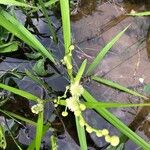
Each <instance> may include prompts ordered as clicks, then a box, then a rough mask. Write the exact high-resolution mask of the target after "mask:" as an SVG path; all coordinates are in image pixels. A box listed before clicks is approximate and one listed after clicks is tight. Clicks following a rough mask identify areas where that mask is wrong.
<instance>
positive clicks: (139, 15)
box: [127, 11, 150, 17]
mask: <svg viewBox="0 0 150 150" xmlns="http://www.w3.org/2000/svg"><path fill="white" fill-rule="evenodd" d="M127 15H130V16H138V17H142V16H148V15H150V11H145V12H131V13H130V14H127Z"/></svg>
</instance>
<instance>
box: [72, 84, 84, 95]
mask: <svg viewBox="0 0 150 150" xmlns="http://www.w3.org/2000/svg"><path fill="white" fill-rule="evenodd" d="M70 92H71V94H72V96H78V97H79V96H81V94H83V92H84V89H83V87H82V85H80V84H78V83H73V84H71V86H70Z"/></svg>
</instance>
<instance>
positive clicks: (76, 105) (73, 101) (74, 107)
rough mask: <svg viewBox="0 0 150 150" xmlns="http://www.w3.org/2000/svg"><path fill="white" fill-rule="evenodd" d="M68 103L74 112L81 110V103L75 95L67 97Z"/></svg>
mask: <svg viewBox="0 0 150 150" xmlns="http://www.w3.org/2000/svg"><path fill="white" fill-rule="evenodd" d="M66 104H67V107H68V109H70V110H71V111H72V112H75V111H78V110H79V103H78V101H77V100H76V98H75V97H70V98H68V99H66Z"/></svg>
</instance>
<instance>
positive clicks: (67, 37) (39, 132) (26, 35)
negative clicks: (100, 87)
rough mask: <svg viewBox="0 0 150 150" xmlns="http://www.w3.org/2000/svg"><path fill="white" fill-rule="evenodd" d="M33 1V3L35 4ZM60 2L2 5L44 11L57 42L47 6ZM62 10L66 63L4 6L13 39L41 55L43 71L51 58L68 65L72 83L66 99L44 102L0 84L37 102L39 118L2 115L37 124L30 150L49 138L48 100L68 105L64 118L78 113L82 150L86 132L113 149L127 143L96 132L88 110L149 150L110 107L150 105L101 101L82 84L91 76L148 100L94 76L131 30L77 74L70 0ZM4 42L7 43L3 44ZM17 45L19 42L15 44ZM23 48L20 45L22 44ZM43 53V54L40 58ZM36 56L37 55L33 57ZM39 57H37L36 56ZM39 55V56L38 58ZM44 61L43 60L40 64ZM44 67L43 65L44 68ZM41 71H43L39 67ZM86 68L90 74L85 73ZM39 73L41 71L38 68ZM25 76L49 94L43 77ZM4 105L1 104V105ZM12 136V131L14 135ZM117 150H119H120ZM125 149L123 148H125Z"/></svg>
mask: <svg viewBox="0 0 150 150" xmlns="http://www.w3.org/2000/svg"><path fill="white" fill-rule="evenodd" d="M32 2H33V1H31V4H32ZM55 2H56V0H51V1H50V3H49V5H47V3H48V2H47V3H44V2H43V1H42V0H39V6H32V5H27V4H25V3H23V2H18V1H15V0H7V1H6V0H4V1H1V3H0V4H3V5H13V6H19V7H25V8H26V9H32V10H31V12H35V11H38V10H39V9H41V10H42V12H43V14H44V16H45V18H46V19H47V21H48V25H49V28H50V31H51V34H52V36H53V39H54V41H55V42H56V43H57V38H56V35H55V32H54V29H53V27H52V25H51V21H50V20H49V17H48V15H47V12H46V9H45V7H48V6H50V5H52V4H54V3H55ZM59 2H60V9H61V19H62V29H63V37H64V49H65V54H64V57H63V60H56V59H55V57H54V55H53V54H52V53H51V52H50V51H48V50H47V49H46V48H45V47H44V46H43V45H42V44H41V43H40V42H39V41H38V40H37V38H35V36H34V35H33V34H31V33H30V32H29V31H28V30H27V29H26V28H25V27H24V26H23V25H22V24H21V23H20V22H19V21H18V20H17V19H16V18H15V17H14V16H13V15H12V14H10V12H7V11H5V10H4V8H3V6H2V7H0V20H1V21H0V25H1V26H2V27H3V28H5V29H6V30H8V31H9V32H10V33H12V35H13V36H16V37H18V38H19V39H20V40H22V41H23V42H24V43H26V44H28V46H30V47H32V48H33V49H34V50H36V51H37V52H38V56H40V57H41V56H42V58H43V59H42V63H40V65H38V66H39V67H41V66H42V69H41V70H43V66H44V64H43V60H44V59H46V58H48V59H49V61H50V62H51V63H53V64H54V65H56V66H57V64H58V63H60V64H62V65H64V67H65V68H66V69H67V74H68V80H69V84H68V85H67V86H66V91H64V94H63V95H62V96H57V95H55V98H50V99H42V98H39V97H37V96H35V95H33V94H31V93H29V92H26V91H23V90H21V89H17V88H14V87H11V86H9V85H6V84H4V83H0V88H1V89H4V90H7V91H9V92H12V93H14V94H17V95H19V96H21V97H24V98H26V99H28V100H29V101H33V102H34V103H36V104H34V105H33V106H32V107H31V111H32V113H33V114H35V115H37V116H38V118H37V122H34V121H32V120H30V119H28V118H25V117H23V116H20V115H17V114H15V113H12V112H9V111H7V110H5V109H3V108H1V109H0V112H1V113H3V114H5V115H6V116H8V117H10V118H13V119H14V120H15V121H16V122H17V120H20V121H24V122H26V123H27V124H30V125H33V126H35V127H36V135H35V139H34V140H33V141H32V142H31V144H30V145H29V146H28V150H31V149H36V150H39V149H40V146H41V140H42V137H43V136H44V135H45V133H46V132H47V130H48V129H49V128H51V124H49V123H46V124H44V108H45V107H44V106H45V105H46V103H47V102H48V101H51V102H53V105H54V106H55V107H58V106H59V105H61V106H65V110H64V111H62V116H63V117H67V116H68V115H69V113H70V112H73V113H74V117H75V120H76V127H77V133H78V138H79V143H80V148H81V150H87V147H88V146H87V145H88V143H87V142H86V134H85V130H86V131H87V132H88V133H92V132H93V133H95V134H96V135H97V136H98V137H102V136H104V137H105V141H106V142H108V143H110V144H111V145H112V146H115V147H117V146H118V147H120V146H121V147H122V143H124V142H125V141H124V140H122V141H120V140H119V135H118V136H117V135H113V136H110V135H109V133H111V131H108V129H96V128H94V127H92V126H91V125H89V124H88V123H87V121H86V119H85V118H84V116H83V113H84V111H85V110H86V109H93V110H95V111H96V112H97V113H98V114H99V115H101V116H102V117H103V118H105V119H106V120H107V121H108V122H110V123H111V124H112V125H113V126H115V127H116V128H117V129H118V130H119V131H120V132H121V133H122V134H123V135H124V136H126V137H128V138H129V139H131V140H132V141H133V142H135V143H136V144H137V145H139V146H140V147H142V148H143V149H145V150H148V149H150V144H149V143H147V142H146V141H144V140H143V139H142V138H141V137H140V136H138V135H137V134H136V133H135V132H133V131H132V130H131V129H130V128H129V127H128V126H127V125H125V124H124V123H123V122H121V121H120V120H119V119H118V118H117V117H116V116H115V115H113V114H112V113H111V112H109V110H107V108H112V107H135V106H150V104H149V103H144V104H121V103H111V102H110V103H104V102H101V101H97V100H96V99H95V98H94V97H93V96H92V95H91V94H90V93H89V92H88V91H87V90H86V89H85V88H84V85H83V84H82V82H81V80H82V78H83V77H86V76H88V77H90V78H91V80H94V81H96V82H99V83H101V84H105V85H108V86H110V87H112V88H115V89H118V90H120V91H122V92H126V93H128V94H131V95H134V96H138V97H141V98H143V99H147V97H146V96H144V95H142V94H140V93H138V92H136V91H133V90H131V89H128V88H126V87H124V86H121V85H120V84H118V83H115V82H113V81H110V80H106V79H104V78H102V77H98V76H94V75H93V71H94V69H95V68H96V67H97V65H98V64H99V63H100V62H101V61H102V60H103V58H104V57H105V55H106V54H107V52H108V51H109V50H110V48H111V47H112V46H113V45H114V44H115V43H116V42H117V41H118V40H119V39H120V37H121V36H123V34H124V32H125V31H126V30H127V29H128V28H129V26H128V27H126V28H125V29H124V30H122V31H121V32H119V33H118V34H117V35H116V36H115V37H114V38H112V40H111V41H110V42H108V43H107V44H106V46H105V47H104V48H103V49H101V50H100V51H99V52H98V54H97V55H96V57H95V58H94V60H93V62H92V63H91V64H90V65H89V67H87V60H84V61H83V62H82V64H81V66H80V68H79V70H78V72H77V73H75V72H74V70H73V68H74V66H73V63H72V59H73V54H72V52H73V50H74V45H73V43H72V41H71V26H70V12H69V1H68V0H60V1H59ZM3 42H4V41H3ZM13 42H14V41H11V42H9V43H3V48H6V47H7V50H5V51H3V53H4V52H8V51H9V52H10V51H11V49H12V47H10V45H12V44H13V45H14V43H13ZM15 44H16V43H15ZM18 45H19V44H18ZM15 50H17V47H15V48H14V51H15ZM39 54H40V55H39ZM32 56H33V55H32ZM34 56H35V55H34ZM36 56H37V55H36ZM40 62H41V61H40ZM41 64H42V65H41ZM38 69H39V68H38ZM85 69H86V71H85ZM35 70H37V69H35ZM14 74H15V75H16V76H17V75H18V74H16V73H14ZM25 76H28V77H30V78H31V79H32V80H33V81H35V82H36V83H38V84H39V85H41V86H42V87H44V88H45V89H46V90H47V91H50V90H51V89H50V85H47V84H46V83H44V82H43V81H42V80H40V78H38V77H37V76H35V75H34V74H32V73H30V72H29V71H28V70H26V72H25ZM0 106H1V105H0ZM3 128H4V127H3V126H2V125H0V147H1V148H3V149H5V148H6V140H5V134H4V129H3ZM10 134H11V132H10ZM11 137H12V138H13V140H14V142H15V144H16V145H17V147H18V149H22V148H21V146H20V145H19V144H18V143H17V142H16V140H15V138H14V137H13V135H12V134H11ZM51 145H52V149H57V148H58V147H57V140H56V137H54V135H52V137H51ZM116 149H117V148H116ZM122 149H123V147H122Z"/></svg>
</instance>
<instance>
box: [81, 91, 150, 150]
mask: <svg viewBox="0 0 150 150" xmlns="http://www.w3.org/2000/svg"><path fill="white" fill-rule="evenodd" d="M83 97H84V98H85V100H86V101H87V102H95V101H96V100H95V98H94V97H93V96H92V95H90V94H89V92H88V91H87V90H84V93H83ZM95 110H96V111H97V112H98V113H99V114H100V115H101V116H103V117H104V118H105V119H106V120H108V121H109V122H110V123H111V124H112V125H114V126H115V127H116V128H117V129H118V130H120V131H121V132H122V133H123V134H124V135H126V136H127V137H129V138H130V139H131V140H132V141H133V142H135V143H136V144H137V145H139V146H140V147H142V148H143V149H144V150H149V149H150V144H149V143H147V142H145V141H144V140H143V139H142V138H141V137H140V136H138V135H137V134H136V133H134V132H133V131H132V130H131V129H130V128H128V127H127V126H126V125H125V124H124V123H123V122H121V121H120V120H119V119H118V118H117V117H116V116H114V115H113V114H112V113H110V112H109V111H108V110H107V109H105V108H96V109H95Z"/></svg>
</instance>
